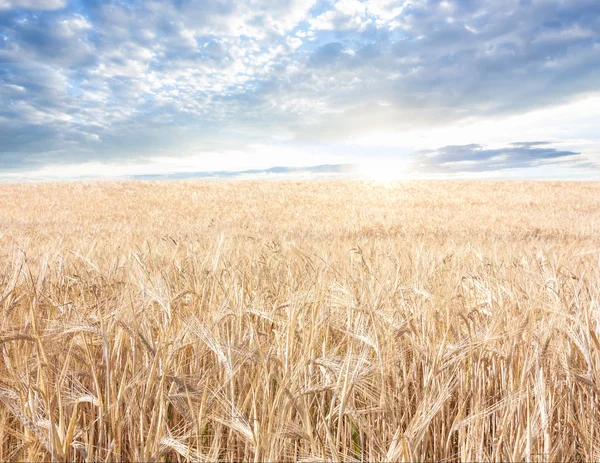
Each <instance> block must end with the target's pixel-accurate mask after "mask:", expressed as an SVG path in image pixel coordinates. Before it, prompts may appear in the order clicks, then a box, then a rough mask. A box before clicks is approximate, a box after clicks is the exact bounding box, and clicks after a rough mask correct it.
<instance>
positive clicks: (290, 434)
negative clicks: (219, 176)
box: [0, 181, 600, 462]
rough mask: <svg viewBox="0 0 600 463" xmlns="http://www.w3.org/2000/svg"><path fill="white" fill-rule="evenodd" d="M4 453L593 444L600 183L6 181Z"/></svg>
mask: <svg viewBox="0 0 600 463" xmlns="http://www.w3.org/2000/svg"><path fill="white" fill-rule="evenodd" d="M0 317H1V320H0V352H1V356H0V461H9V460H10V461H15V460H25V461H38V460H63V461H73V460H80V461H84V460H88V461H91V460H94V461H115V460H129V461H131V460H136V461H170V462H174V461H184V460H186V461H187V460H193V461H215V460H226V461H290V462H291V461H352V460H354V461H423V460H436V461H458V460H463V461H465V460H466V461H500V460H502V461H509V460H510V461H559V460H560V461H566V460H569V461H598V460H600V390H599V388H600V342H599V339H598V338H599V337H600V183H550V182H504V183H501V182H499V183H495V182H398V183H368V182H333V181H328V182H325V181H323V182H319V181H315V182H312V183H311V182H269V181H265V182H137V183H128V182H122V183H119V182H115V183H64V184H18V185H17V184H15V185H2V186H0Z"/></svg>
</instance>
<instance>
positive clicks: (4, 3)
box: [0, 0, 67, 11]
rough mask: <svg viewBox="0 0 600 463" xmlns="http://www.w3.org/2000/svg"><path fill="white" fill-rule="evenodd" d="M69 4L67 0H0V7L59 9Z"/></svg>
mask: <svg viewBox="0 0 600 463" xmlns="http://www.w3.org/2000/svg"><path fill="white" fill-rule="evenodd" d="M65 6H67V0H0V9H8V8H23V9H28V10H40V11H43V10H57V9H60V8H64V7H65Z"/></svg>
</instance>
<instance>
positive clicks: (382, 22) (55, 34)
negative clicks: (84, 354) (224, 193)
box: [0, 0, 600, 170]
mask: <svg viewBox="0 0 600 463" xmlns="http://www.w3.org/2000/svg"><path fill="white" fill-rule="evenodd" d="M34 10H35V11H34ZM598 30H600V4H599V3H598V2H597V1H595V0H570V1H569V2H563V1H560V0H538V1H535V2H526V1H523V0H507V1H506V2H497V1H492V0H484V1H481V2H473V1H467V0H445V1H442V2H440V1H437V0H331V1H324V0H282V1H279V2H275V3H273V2H270V1H266V0H248V1H243V2H242V1H236V0H203V1H199V0H170V1H162V0H161V1H159V0H127V1H126V0H112V1H108V0H94V1H90V2H72V3H69V4H67V2H66V1H63V0H36V1H35V2H34V1H33V0H0V63H2V65H1V66H0V99H1V103H2V105H1V107H0V143H1V147H2V148H1V149H0V168H4V169H13V170H18V169H21V170H24V169H28V168H31V166H40V165H43V164H45V163H52V162H54V163H59V162H75V161H77V160H81V161H87V160H91V159H100V160H106V159H109V158H111V159H124V160H128V159H138V158H139V157H140V156H153V155H161V156H162V155H165V154H167V153H173V155H176V153H177V152H178V151H179V150H186V151H188V152H189V151H198V152H203V151H210V152H219V150H225V149H241V150H243V149H244V147H245V146H249V145H250V144H253V143H263V144H270V143H275V144H276V143H279V142H280V141H281V140H282V139H285V140H286V142H287V143H291V144H295V146H304V145H310V144H321V145H323V146H325V145H327V144H330V143H341V142H343V140H346V139H347V138H348V137H349V136H350V135H360V134H361V133H369V132H370V131H373V130H376V129H377V130H386V131H397V132H398V133H402V132H404V131H409V130H416V129H423V128H427V127H431V126H440V125H444V124H453V123H457V122H458V121H462V120H468V119H474V118H475V119H477V118H494V117H504V116H510V115H512V114H519V113H522V112H525V111H529V110H532V109H536V108H541V107H546V106H552V105H556V104H558V103H564V102H568V101H570V100H571V99H573V98H576V97H579V96H581V95H586V94H589V93H593V92H598V91H600V85H599V84H598V82H600V36H599V34H598V32H597V31H598ZM515 135H517V134H515ZM507 150H509V151H508V152H505V153H504V154H494V155H490V156H489V157H485V156H487V154H486V153H487V151H489V150H487V149H486V148H483V147H481V146H479V147H472V148H469V149H466V148H463V152H467V153H470V155H471V156H475V157H476V159H475V158H473V159H462V160H461V161H447V162H446V163H441V162H439V160H441V159H446V158H449V157H452V156H455V157H456V156H458V154H456V152H455V151H452V149H450V148H448V150H446V151H440V152H438V153H437V155H431V156H429V157H428V156H425V155H422V154H419V155H416V158H415V159H416V160H417V161H419V162H422V163H424V168H429V169H437V168H441V167H440V166H441V165H446V164H448V163H449V162H478V163H479V165H480V166H489V167H490V168H502V167H501V165H502V162H501V156H508V157H509V158H510V159H511V160H512V161H511V162H513V163H517V162H521V163H523V162H526V161H525V159H524V158H522V157H521V158H520V157H519V156H518V155H517V151H519V152H520V153H521V154H522V155H523V156H524V155H525V153H526V154H527V155H528V156H537V157H536V159H538V160H539V162H541V161H548V162H549V161H550V160H551V159H555V158H552V157H546V158H543V157H541V156H542V155H547V156H550V154H552V151H544V150H551V148H550V147H547V146H542V145H531V146H525V145H519V146H517V145H514V146H513V145H511V146H509V147H507ZM510 150H512V151H510ZM536 150H537V151H536ZM430 154H431V153H430ZM436 156H437V160H438V162H437V163H433V161H431V159H433V158H436ZM477 156H478V157H477ZM484 157H485V158H484ZM559 157H560V158H562V157H566V156H559ZM492 158H494V159H492ZM496 158H498V159H496ZM536 162H538V161H536ZM486 168H487V167H486ZM444 169H450V167H449V166H448V165H447V166H446V167H444Z"/></svg>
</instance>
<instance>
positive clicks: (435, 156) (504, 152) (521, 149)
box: [412, 141, 598, 173]
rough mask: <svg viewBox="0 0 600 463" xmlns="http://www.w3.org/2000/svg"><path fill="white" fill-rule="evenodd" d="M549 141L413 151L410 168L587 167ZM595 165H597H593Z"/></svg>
mask: <svg viewBox="0 0 600 463" xmlns="http://www.w3.org/2000/svg"><path fill="white" fill-rule="evenodd" d="M549 145H551V142H547V141H540V142H515V143H511V144H510V145H509V146H507V147H504V148H494V149H490V148H486V147H484V146H482V145H479V144H470V145H462V146H445V147H443V148H439V149H436V150H423V151H420V152H417V153H415V157H414V164H413V166H412V167H413V169H414V171H415V172H420V173H465V172H492V171H499V170H506V169H522V168H533V167H538V166H540V165H550V164H555V165H557V164H563V163H565V162H568V164H569V166H570V167H581V168H589V167H591V164H590V163H589V162H585V161H582V160H581V158H580V157H579V156H578V155H579V154H580V153H577V152H574V151H566V150H559V149H556V148H552V147H550V146H549ZM596 167H598V166H596Z"/></svg>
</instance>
